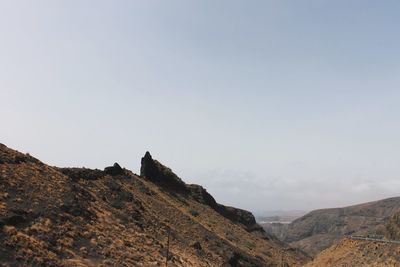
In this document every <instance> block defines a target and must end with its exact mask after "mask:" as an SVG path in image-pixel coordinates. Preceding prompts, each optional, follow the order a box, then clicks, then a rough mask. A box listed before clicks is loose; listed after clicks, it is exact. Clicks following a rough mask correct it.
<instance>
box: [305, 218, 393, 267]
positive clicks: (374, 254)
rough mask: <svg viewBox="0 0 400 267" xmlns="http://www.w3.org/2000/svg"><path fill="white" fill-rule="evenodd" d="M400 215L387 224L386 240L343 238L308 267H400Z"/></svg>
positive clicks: (384, 232)
mask: <svg viewBox="0 0 400 267" xmlns="http://www.w3.org/2000/svg"><path fill="white" fill-rule="evenodd" d="M399 218H400V213H396V214H395V215H393V216H392V217H391V218H390V219H389V221H388V223H387V224H386V227H385V230H383V234H384V236H385V238H386V239H385V240H389V241H390V240H392V241H394V242H382V241H376V240H354V239H351V238H348V237H346V238H343V239H342V240H340V241H339V242H337V243H336V244H334V245H333V246H331V247H329V248H328V249H326V250H324V251H322V252H321V253H319V254H318V255H317V256H316V257H315V259H314V260H313V261H312V262H310V263H308V264H306V265H305V266H306V267H318V266H326V267H330V266H332V267H334V266H377V267H378V266H379V267H381V266H400V235H399V234H400V232H399V229H400V220H399Z"/></svg>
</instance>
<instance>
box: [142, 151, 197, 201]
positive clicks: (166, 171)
mask: <svg viewBox="0 0 400 267" xmlns="http://www.w3.org/2000/svg"><path fill="white" fill-rule="evenodd" d="M141 163H142V166H141V168H140V176H142V177H144V178H146V179H148V180H150V181H152V182H153V183H155V184H158V185H160V186H161V187H163V188H164V189H167V190H171V191H173V192H177V193H188V191H189V190H188V188H187V187H186V184H185V183H184V182H183V181H182V180H181V179H180V178H179V177H178V176H177V175H176V174H175V173H173V172H172V170H171V169H170V168H168V167H166V166H164V165H162V164H161V163H160V162H158V161H157V160H153V158H152V156H151V155H150V153H149V152H146V154H145V155H144V157H143V158H142V161H141Z"/></svg>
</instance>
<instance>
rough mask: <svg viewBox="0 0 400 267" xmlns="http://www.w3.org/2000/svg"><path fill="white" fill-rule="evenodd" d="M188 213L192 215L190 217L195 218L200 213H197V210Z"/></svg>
mask: <svg viewBox="0 0 400 267" xmlns="http://www.w3.org/2000/svg"><path fill="white" fill-rule="evenodd" d="M189 212H190V214H192V216H194V217H197V216H199V215H200V213H199V212H198V211H197V210H190V211H189Z"/></svg>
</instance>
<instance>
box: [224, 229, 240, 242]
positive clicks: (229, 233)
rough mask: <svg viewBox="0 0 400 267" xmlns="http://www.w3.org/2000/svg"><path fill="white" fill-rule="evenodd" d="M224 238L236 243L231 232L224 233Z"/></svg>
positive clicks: (235, 238)
mask: <svg viewBox="0 0 400 267" xmlns="http://www.w3.org/2000/svg"><path fill="white" fill-rule="evenodd" d="M225 236H226V238H227V239H228V240H229V241H237V240H238V238H237V237H236V236H235V235H234V234H233V233H232V231H229V230H227V231H225Z"/></svg>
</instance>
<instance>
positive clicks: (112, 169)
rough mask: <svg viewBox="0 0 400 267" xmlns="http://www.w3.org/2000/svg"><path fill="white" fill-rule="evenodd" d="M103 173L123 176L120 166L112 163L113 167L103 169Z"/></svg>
mask: <svg viewBox="0 0 400 267" xmlns="http://www.w3.org/2000/svg"><path fill="white" fill-rule="evenodd" d="M104 173H105V174H108V175H112V176H115V175H121V174H124V170H123V169H122V168H121V166H119V164H118V163H114V165H113V166H110V167H106V168H104Z"/></svg>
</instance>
